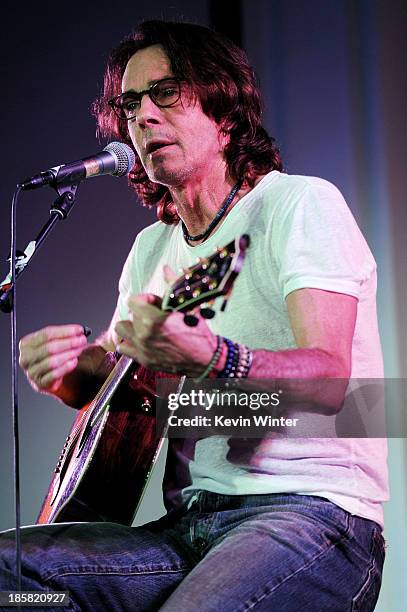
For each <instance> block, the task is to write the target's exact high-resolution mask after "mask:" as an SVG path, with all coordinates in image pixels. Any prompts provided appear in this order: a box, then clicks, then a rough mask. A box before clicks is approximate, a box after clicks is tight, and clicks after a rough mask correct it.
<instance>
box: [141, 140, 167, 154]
mask: <svg viewBox="0 0 407 612" xmlns="http://www.w3.org/2000/svg"><path fill="white" fill-rule="evenodd" d="M172 144H173V143H172V142H150V143H149V144H148V145H147V147H146V153H147V155H150V154H151V153H155V152H156V151H159V150H160V149H163V148H164V147H168V146H170V145H172Z"/></svg>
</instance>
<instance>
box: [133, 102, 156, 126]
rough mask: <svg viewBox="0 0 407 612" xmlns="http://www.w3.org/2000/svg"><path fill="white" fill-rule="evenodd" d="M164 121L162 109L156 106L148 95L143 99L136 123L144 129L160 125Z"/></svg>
mask: <svg viewBox="0 0 407 612" xmlns="http://www.w3.org/2000/svg"><path fill="white" fill-rule="evenodd" d="M161 121H162V113H161V109H160V108H159V107H158V106H157V105H156V104H154V102H153V101H152V100H151V98H150V97H149V96H148V95H145V96H143V97H142V99H141V102H140V108H139V111H138V113H137V116H136V119H135V122H136V124H137V125H138V126H139V127H140V128H142V129H144V128H147V127H149V126H151V125H158V124H160V123H161Z"/></svg>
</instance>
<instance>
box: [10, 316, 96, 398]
mask: <svg viewBox="0 0 407 612" xmlns="http://www.w3.org/2000/svg"><path fill="white" fill-rule="evenodd" d="M86 345H87V340H86V337H85V334H84V329H83V327H82V325H77V324H73V325H49V326H48V327H44V328H43V329H40V330H39V331H36V332H33V333H32V334H28V335H27V336H24V338H22V339H21V340H20V360H19V363H20V366H21V367H22V368H23V370H24V372H25V374H26V376H27V378H28V380H29V382H30V384H31V386H32V387H33V388H34V389H35V390H36V391H40V392H41V393H50V394H55V395H58V390H59V389H60V387H61V386H62V382H63V378H64V376H66V375H67V374H69V373H70V372H72V371H73V370H74V369H75V368H76V366H77V365H78V357H79V355H80V354H81V353H82V351H83V350H84V348H85V347H86Z"/></svg>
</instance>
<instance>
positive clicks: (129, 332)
mask: <svg viewBox="0 0 407 612" xmlns="http://www.w3.org/2000/svg"><path fill="white" fill-rule="evenodd" d="M114 330H115V332H116V334H117V335H118V336H120V338H127V339H128V340H130V339H131V338H132V337H133V336H134V327H133V323H132V322H131V321H118V322H117V323H116V325H115V327H114Z"/></svg>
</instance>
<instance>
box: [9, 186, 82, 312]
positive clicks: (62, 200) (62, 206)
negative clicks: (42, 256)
mask: <svg viewBox="0 0 407 612" xmlns="http://www.w3.org/2000/svg"><path fill="white" fill-rule="evenodd" d="M78 184H79V182H78V183H75V184H72V185H56V186H55V189H56V191H57V193H58V197H57V199H56V200H55V202H54V203H53V204H52V206H51V208H50V211H49V212H50V218H49V219H48V221H47V222H46V223H45V224H44V225H43V226H42V228H41V229H40V231H39V233H38V234H37V236H36V238H35V239H34V240H31V241H30V242H29V243H28V245H27V247H26V249H25V251H24V253H21V254H19V255H18V258H17V261H16V271H15V277H16V278H15V280H14V282H17V280H18V279H19V278H20V276H21V275H22V273H23V272H24V270H25V269H26V267H27V265H28V263H29V262H30V261H31V259H32V258H33V257H34V255H35V253H37V252H38V250H39V248H40V246H41V245H42V243H43V242H44V240H45V238H46V237H47V236H48V234H49V233H50V232H51V230H52V229H53V227H54V226H55V225H56V223H57V221H60V220H61V219H62V220H65V219H66V218H67V217H68V215H69V213H70V212H71V209H72V207H73V205H74V203H75V197H76V191H77V189H78ZM12 294H13V278H12V274H11V259H10V271H9V273H8V274H7V276H6V277H5V279H4V280H3V281H2V282H1V283H0V310H1V312H5V313H6V314H8V313H10V312H11V311H12V308H13V304H12Z"/></svg>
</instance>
